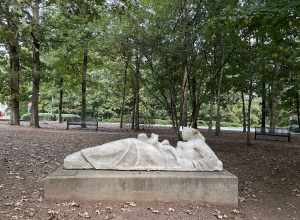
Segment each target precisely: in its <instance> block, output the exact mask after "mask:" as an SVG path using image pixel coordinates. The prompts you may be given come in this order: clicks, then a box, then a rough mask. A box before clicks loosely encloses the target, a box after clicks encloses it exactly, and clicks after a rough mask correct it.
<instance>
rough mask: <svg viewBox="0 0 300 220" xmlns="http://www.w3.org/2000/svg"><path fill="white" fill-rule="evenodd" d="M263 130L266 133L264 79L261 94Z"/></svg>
mask: <svg viewBox="0 0 300 220" xmlns="http://www.w3.org/2000/svg"><path fill="white" fill-rule="evenodd" d="M261 94H262V95H261V99H262V101H261V130H262V131H264V130H265V129H266V99H267V96H266V83H265V81H264V79H263V81H262V93H261Z"/></svg>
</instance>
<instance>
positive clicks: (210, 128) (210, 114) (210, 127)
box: [208, 95, 214, 132]
mask: <svg viewBox="0 0 300 220" xmlns="http://www.w3.org/2000/svg"><path fill="white" fill-rule="evenodd" d="M208 111H209V112H208V115H209V121H208V131H209V132H212V129H213V119H214V116H213V114H214V101H213V95H211V97H210V100H209V110H208Z"/></svg>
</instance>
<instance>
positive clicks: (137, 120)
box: [134, 52, 140, 130]
mask: <svg viewBox="0 0 300 220" xmlns="http://www.w3.org/2000/svg"><path fill="white" fill-rule="evenodd" d="M135 62H136V63H135V77H134V78H135V91H134V96H135V114H134V116H135V118H134V123H135V126H134V128H135V129H136V130H139V129H140V55H139V53H138V52H137V54H136V61H135Z"/></svg>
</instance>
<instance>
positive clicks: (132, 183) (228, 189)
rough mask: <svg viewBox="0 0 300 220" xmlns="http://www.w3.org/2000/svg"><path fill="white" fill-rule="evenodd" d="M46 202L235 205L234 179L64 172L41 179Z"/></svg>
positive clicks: (205, 175)
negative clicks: (100, 201)
mask: <svg viewBox="0 0 300 220" xmlns="http://www.w3.org/2000/svg"><path fill="white" fill-rule="evenodd" d="M45 198H46V199H50V200H89V201H93V200H114V201H165V202H170V201H198V202H203V203H211V204H215V205H229V206H234V207H236V206H237V205H238V178H237V177H236V176H234V175H232V174H231V173H229V172H228V171H226V170H224V171H222V172H168V171H150V172H147V171H110V170H64V169H62V168H59V169H58V170H57V171H55V172H54V173H53V174H51V175H50V176H49V177H47V178H46V179H45Z"/></svg>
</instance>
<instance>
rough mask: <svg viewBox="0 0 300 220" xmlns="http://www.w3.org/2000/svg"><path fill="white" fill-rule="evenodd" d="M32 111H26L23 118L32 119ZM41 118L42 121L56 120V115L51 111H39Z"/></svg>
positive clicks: (25, 119)
mask: <svg viewBox="0 0 300 220" xmlns="http://www.w3.org/2000/svg"><path fill="white" fill-rule="evenodd" d="M30 118H31V113H26V114H24V115H22V117H21V120H24V121H30ZM39 120H40V121H55V120H56V117H55V115H54V114H51V113H39Z"/></svg>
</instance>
